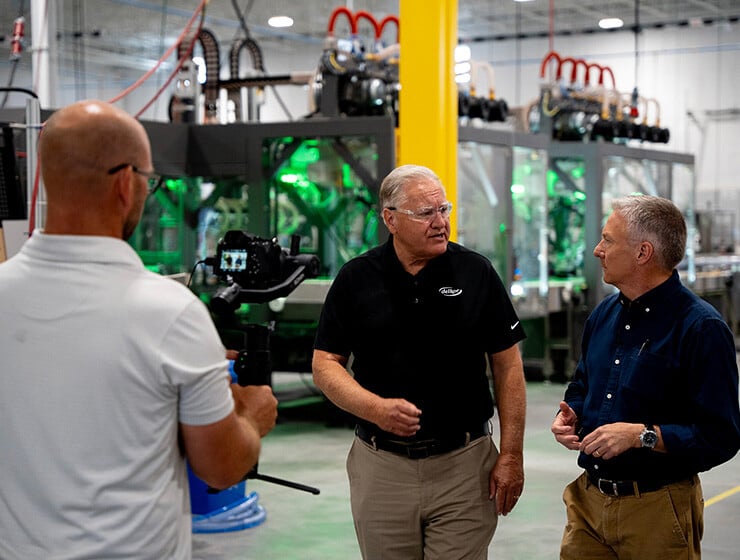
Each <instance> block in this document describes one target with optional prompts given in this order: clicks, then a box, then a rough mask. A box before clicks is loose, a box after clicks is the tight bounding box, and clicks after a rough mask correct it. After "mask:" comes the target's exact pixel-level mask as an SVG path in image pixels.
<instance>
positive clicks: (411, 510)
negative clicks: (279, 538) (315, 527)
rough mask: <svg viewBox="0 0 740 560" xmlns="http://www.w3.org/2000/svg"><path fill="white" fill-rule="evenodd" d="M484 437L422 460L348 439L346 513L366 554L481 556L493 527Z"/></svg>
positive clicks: (461, 559)
mask: <svg viewBox="0 0 740 560" xmlns="http://www.w3.org/2000/svg"><path fill="white" fill-rule="evenodd" d="M497 458H498V450H497V449H496V446H495V445H494V444H493V440H492V439H491V437H490V436H485V437H482V438H478V439H477V440H475V441H472V442H470V443H469V444H468V445H466V446H465V447H463V448H461V449H458V450H456V451H452V452H451V453H444V454H442V455H437V456H434V457H429V458H426V459H407V458H405V457H401V456H399V455H397V454H394V453H389V452H387V451H381V450H375V449H373V448H372V447H371V446H370V445H368V444H367V443H365V442H364V441H362V440H360V439H359V438H355V439H354V442H353V443H352V448H351V449H350V452H349V456H348V457H347V473H348V475H349V482H350V500H351V504H352V516H353V518H354V522H355V531H356V533H357V540H358V542H359V545H360V550H361V551H362V557H363V558H364V559H365V560H485V559H486V558H488V545H489V543H490V542H491V539H492V538H493V533H494V531H495V530H496V523H497V516H496V505H495V502H494V501H491V500H489V499H488V495H489V485H488V484H489V482H488V481H489V475H490V473H491V470H492V469H493V465H494V464H495V462H496V459H497Z"/></svg>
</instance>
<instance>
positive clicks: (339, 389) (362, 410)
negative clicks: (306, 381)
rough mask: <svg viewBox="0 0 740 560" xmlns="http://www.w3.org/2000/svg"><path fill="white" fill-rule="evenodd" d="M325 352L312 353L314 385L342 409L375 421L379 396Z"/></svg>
mask: <svg viewBox="0 0 740 560" xmlns="http://www.w3.org/2000/svg"><path fill="white" fill-rule="evenodd" d="M326 354H328V353H326V352H320V351H316V352H315V354H314V360H313V380H314V383H315V384H316V386H317V387H318V388H319V389H320V390H321V392H322V393H324V395H325V396H326V398H328V399H329V400H330V401H331V402H333V403H334V404H335V405H337V406H338V407H339V408H341V409H342V410H345V411H347V412H349V413H350V414H353V415H354V416H357V417H358V418H362V419H364V420H368V421H369V422H375V420H374V418H375V416H376V415H377V410H378V408H379V406H380V401H381V398H380V397H379V396H378V395H376V394H375V393H372V392H370V391H368V390H367V389H365V388H364V387H362V386H361V385H360V384H359V383H357V381H355V379H354V378H353V377H352V376H351V375H350V374H349V372H348V371H347V369H346V367H345V365H344V364H343V363H341V362H340V361H339V360H338V359H331V358H328V357H327V356H326ZM329 356H333V355H329Z"/></svg>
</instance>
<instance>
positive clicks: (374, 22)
mask: <svg viewBox="0 0 740 560" xmlns="http://www.w3.org/2000/svg"><path fill="white" fill-rule="evenodd" d="M360 19H366V20H368V21H369V22H370V23H371V24H372V26H373V31H375V38H376V39H379V38H380V25H378V22H377V20H376V19H375V18H374V17H373V14H371V13H370V12H366V11H365V10H360V11H358V12H355V31H354V32H355V33H357V31H358V30H359V27H360Z"/></svg>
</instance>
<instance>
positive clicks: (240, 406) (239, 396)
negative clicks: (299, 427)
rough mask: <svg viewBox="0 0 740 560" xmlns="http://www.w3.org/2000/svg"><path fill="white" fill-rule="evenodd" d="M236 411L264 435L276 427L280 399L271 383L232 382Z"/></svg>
mask: <svg viewBox="0 0 740 560" xmlns="http://www.w3.org/2000/svg"><path fill="white" fill-rule="evenodd" d="M231 393H232V394H233V395H234V406H235V412H236V413H237V414H238V415H239V416H241V417H242V418H245V419H246V420H247V421H248V422H249V423H250V424H252V425H253V426H254V428H255V429H256V430H257V431H258V432H259V434H260V437H264V436H265V435H267V433H268V432H269V431H270V430H272V429H273V428H274V427H275V422H276V421H277V404H278V401H277V399H276V398H275V395H274V394H273V393H272V388H271V387H270V386H269V385H248V386H246V387H241V386H239V385H237V384H236V383H232V384H231Z"/></svg>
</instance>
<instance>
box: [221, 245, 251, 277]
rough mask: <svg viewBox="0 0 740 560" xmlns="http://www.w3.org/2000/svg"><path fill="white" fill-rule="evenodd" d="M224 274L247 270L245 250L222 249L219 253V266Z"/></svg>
mask: <svg viewBox="0 0 740 560" xmlns="http://www.w3.org/2000/svg"><path fill="white" fill-rule="evenodd" d="M219 268H221V270H222V271H224V272H242V271H244V270H246V269H247V250H246V249H224V250H223V251H222V252H221V263H220V264H219Z"/></svg>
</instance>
